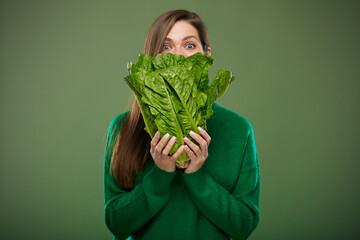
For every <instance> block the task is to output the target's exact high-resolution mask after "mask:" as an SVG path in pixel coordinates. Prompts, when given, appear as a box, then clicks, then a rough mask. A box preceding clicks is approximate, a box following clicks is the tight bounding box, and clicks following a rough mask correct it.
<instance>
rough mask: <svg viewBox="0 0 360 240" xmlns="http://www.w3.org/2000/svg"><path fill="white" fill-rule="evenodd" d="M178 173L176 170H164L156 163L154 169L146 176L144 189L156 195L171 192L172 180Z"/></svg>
mask: <svg viewBox="0 0 360 240" xmlns="http://www.w3.org/2000/svg"><path fill="white" fill-rule="evenodd" d="M176 173H177V172H176V171H175V172H167V171H165V170H162V169H160V168H158V166H157V165H156V164H155V163H154V166H153V169H152V170H151V171H150V172H149V173H148V174H146V175H145V176H144V179H143V185H144V191H148V193H150V194H156V195H162V194H167V193H169V192H170V186H171V182H172V180H173V179H174V177H175V175H176Z"/></svg>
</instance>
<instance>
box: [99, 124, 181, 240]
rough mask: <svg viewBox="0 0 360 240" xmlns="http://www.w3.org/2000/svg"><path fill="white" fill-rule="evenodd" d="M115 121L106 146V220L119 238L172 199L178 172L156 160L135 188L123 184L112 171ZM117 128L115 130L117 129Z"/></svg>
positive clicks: (128, 233) (108, 226) (140, 225)
mask: <svg viewBox="0 0 360 240" xmlns="http://www.w3.org/2000/svg"><path fill="white" fill-rule="evenodd" d="M115 123H116V121H115V119H114V120H113V121H112V123H111V125H110V128H109V132H108V138H107V144H106V148H105V165H104V195H105V208H104V212H105V224H106V226H107V228H108V229H109V230H110V231H111V232H112V233H113V235H114V236H115V237H116V238H118V239H126V238H127V237H129V236H130V235H132V234H133V233H135V232H136V231H137V230H139V229H140V228H141V227H142V226H143V225H144V224H145V223H147V222H148V221H149V220H150V219H151V218H152V217H153V216H154V215H155V214H156V213H158V212H159V211H160V210H161V209H162V207H163V206H164V205H165V203H166V202H167V201H168V199H169V197H170V185H171V182H172V180H173V178H174V177H175V174H176V172H174V173H170V172H166V171H164V170H162V169H160V168H158V167H157V166H156V164H154V165H153V168H152V169H151V170H150V171H149V172H148V173H147V174H146V175H145V176H144V179H143V181H142V182H141V183H139V184H138V185H136V186H135V187H134V188H133V189H132V190H130V191H129V190H127V189H124V188H122V187H121V186H119V185H118V184H117V183H116V182H115V180H114V178H113V177H112V176H110V172H109V169H110V161H111V154H110V153H112V147H111V145H112V144H109V142H110V141H111V140H110V139H112V137H111V136H110V135H112V134H111V133H112V132H113V130H114V129H115ZM116 132H117V131H116V130H115V131H114V133H116Z"/></svg>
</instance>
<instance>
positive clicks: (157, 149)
mask: <svg viewBox="0 0 360 240" xmlns="http://www.w3.org/2000/svg"><path fill="white" fill-rule="evenodd" d="M169 137H170V134H168V133H167V134H165V135H164V136H163V137H162V138H161V140H160V142H159V143H158V144H157V145H156V147H155V152H157V153H161V151H162V150H163V149H164V146H165V144H166V143H167V141H168V140H169Z"/></svg>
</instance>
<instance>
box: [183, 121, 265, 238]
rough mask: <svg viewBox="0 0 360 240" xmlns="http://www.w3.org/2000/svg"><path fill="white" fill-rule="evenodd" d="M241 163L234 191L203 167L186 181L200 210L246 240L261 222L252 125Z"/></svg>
mask: <svg viewBox="0 0 360 240" xmlns="http://www.w3.org/2000/svg"><path fill="white" fill-rule="evenodd" d="M241 157H242V166H241V169H240V172H239V177H238V180H237V183H236V186H235V188H234V190H233V191H232V192H229V191H228V190H226V189H224V188H223V187H222V186H221V185H219V184H218V183H216V182H215V181H214V179H213V178H212V177H211V176H210V175H209V174H207V173H206V172H205V171H204V170H203V168H200V169H199V170H198V171H196V172H193V173H189V174H185V173H183V174H182V175H183V178H184V181H185V183H186V185H187V187H188V189H189V192H190V195H191V198H192V199H193V201H194V202H195V204H196V205H197V207H198V208H199V210H200V211H201V212H202V213H203V214H204V215H205V216H206V217H207V218H208V219H209V220H210V221H212V222H213V223H214V224H215V225H216V226H218V227H219V228H220V229H221V230H223V231H224V232H225V233H226V234H228V235H229V236H230V237H232V238H233V239H246V238H248V237H249V236H250V234H251V233H252V232H253V230H254V229H255V228H256V226H257V224H258V222H259V201H260V172H259V161H258V155H257V151H256V146H255V138H254V133H253V130H252V127H250V130H249V134H248V137H247V143H246V147H245V151H244V154H243V156H241Z"/></svg>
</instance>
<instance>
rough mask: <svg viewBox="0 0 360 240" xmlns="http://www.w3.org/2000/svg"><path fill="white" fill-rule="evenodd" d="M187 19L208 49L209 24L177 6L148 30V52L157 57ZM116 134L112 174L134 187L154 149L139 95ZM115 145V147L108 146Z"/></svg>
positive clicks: (146, 47) (145, 48)
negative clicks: (169, 34) (177, 24)
mask: <svg viewBox="0 0 360 240" xmlns="http://www.w3.org/2000/svg"><path fill="white" fill-rule="evenodd" d="M180 20H186V21H187V22H188V23H190V24H191V25H192V26H194V27H195V28H196V29H197V31H198V34H199V37H200V41H201V44H202V47H203V49H204V52H205V53H206V52H207V51H208V47H209V39H208V33H207V29H206V26H205V24H204V22H203V21H202V20H201V19H200V17H199V16H198V15H197V14H196V13H193V12H189V11H187V10H173V11H169V12H166V13H164V14H162V15H161V16H159V17H158V18H157V19H156V20H155V21H154V23H153V24H152V25H151V26H150V29H149V32H148V34H147V37H146V40H145V45H144V54H148V55H151V56H153V57H155V56H156V55H157V54H159V53H160V52H161V51H162V45H163V43H164V41H165V38H166V36H167V34H168V33H169V31H170V30H171V28H172V27H173V26H174V24H175V23H176V22H177V21H180ZM132 97H133V104H132V108H131V111H130V113H129V114H128V115H127V117H126V119H125V121H124V122H123V125H122V126H121V129H120V131H119V133H118V135H117V137H116V142H115V145H114V150H113V152H112V156H111V164H110V174H112V175H114V178H115V181H116V182H117V183H118V184H119V185H120V186H122V187H124V188H133V186H134V179H135V176H136V175H137V172H138V170H139V168H141V170H144V166H145V164H146V160H147V159H148V156H149V151H150V142H151V137H150V135H149V134H148V133H147V132H146V131H145V130H144V128H145V123H144V120H143V117H142V115H141V110H140V107H139V105H138V102H137V100H136V98H135V97H134V95H133V96H132ZM108 149H111V148H108Z"/></svg>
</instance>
